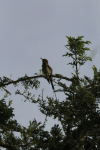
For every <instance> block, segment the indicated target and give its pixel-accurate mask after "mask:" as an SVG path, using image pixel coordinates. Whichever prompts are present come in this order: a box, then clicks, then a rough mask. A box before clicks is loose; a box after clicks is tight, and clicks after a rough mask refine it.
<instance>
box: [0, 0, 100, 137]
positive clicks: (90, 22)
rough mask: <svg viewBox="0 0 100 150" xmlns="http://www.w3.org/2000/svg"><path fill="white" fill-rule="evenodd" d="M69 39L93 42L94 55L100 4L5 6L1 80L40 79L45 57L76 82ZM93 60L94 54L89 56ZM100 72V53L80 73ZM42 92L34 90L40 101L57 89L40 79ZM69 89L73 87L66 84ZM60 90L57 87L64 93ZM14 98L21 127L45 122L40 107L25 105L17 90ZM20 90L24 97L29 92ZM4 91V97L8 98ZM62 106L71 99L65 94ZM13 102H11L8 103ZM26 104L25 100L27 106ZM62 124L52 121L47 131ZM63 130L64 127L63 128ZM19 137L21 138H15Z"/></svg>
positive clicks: (24, 2) (30, 1)
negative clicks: (96, 70)
mask: <svg viewBox="0 0 100 150" xmlns="http://www.w3.org/2000/svg"><path fill="white" fill-rule="evenodd" d="M66 36H72V37H75V38H77V37H78V36H84V38H83V40H84V41H86V40H87V41H91V42H92V44H90V45H86V46H87V47H89V48H90V49H91V50H93V49H94V48H95V47H96V46H97V47H98V46H99V44H100V0H96V1H95V0H89V1H87V0H81V1H80V0H70V1H69V0H66V1H65V0H63V1H61V0H57V1H54V0H50V1H47V0H43V1H41V0H38V1H35V0H21V1H20V0H16V1H13V0H9V1H7V0H6V1H4V0H1V1H0V54H1V55H0V68H1V69H0V70H1V75H0V76H1V77H3V76H7V77H10V74H12V77H11V79H13V80H17V79H18V77H22V76H24V75H25V73H26V74H27V75H28V76H34V73H39V70H40V69H41V65H42V61H41V59H40V57H42V58H46V59H48V61H49V64H50V66H51V67H52V68H53V74H55V73H58V74H62V75H64V76H66V77H69V78H71V77H72V75H71V72H73V73H74V71H73V68H72V66H71V65H67V63H69V62H71V61H72V59H71V58H69V57H62V55H64V54H65V53H66V52H68V50H67V49H66V48H65V46H64V45H66V44H67V38H66ZM87 54H88V56H89V55H90V54H91V52H87ZM93 65H95V66H96V67H97V68H98V70H99V68H100V57H99V52H98V53H97V55H96V56H95V57H94V59H93V61H92V62H87V63H85V65H84V66H82V67H81V68H80V70H79V72H80V75H79V76H80V77H84V75H87V76H89V77H91V78H92V77H93V70H92V66H93ZM39 81H40V82H41V85H40V88H39V89H38V90H35V89H32V90H31V91H32V94H35V98H36V99H37V97H38V95H39V94H42V89H43V88H44V98H46V96H51V97H52V96H53V97H54V98H55V96H54V94H53V91H52V88H51V86H50V85H49V84H48V82H47V81H46V80H45V79H42V78H40V79H39ZM66 84H67V85H68V86H69V85H70V83H69V82H66ZM58 88H59V87H55V89H58ZM8 89H9V91H10V92H11V93H12V95H11V96H9V98H10V99H13V104H12V107H13V108H14V114H15V117H14V118H13V119H16V120H17V121H18V123H20V124H21V125H22V126H25V127H27V126H28V125H29V121H30V120H31V121H32V120H33V119H34V118H36V120H37V121H38V122H39V121H41V122H42V123H43V122H44V118H45V116H44V115H43V114H41V112H40V111H39V107H38V105H37V104H34V103H30V102H28V101H26V102H24V97H22V96H18V95H15V91H16V89H18V88H15V87H14V86H13V85H9V87H8ZM19 89H21V91H22V92H23V88H22V87H21V86H20V87H19ZM3 94H4V93H3V92H2V94H1V95H0V98H2V96H3ZM56 95H57V98H58V99H59V101H63V100H64V99H65V95H64V94H63V93H57V94H56ZM9 98H8V99H7V100H6V102H7V104H8V101H9ZM21 99H23V101H21ZM55 123H58V121H57V120H53V117H52V118H48V122H47V125H46V128H45V129H44V130H48V131H50V129H51V127H52V126H53V125H54V124H55ZM60 127H61V124H60ZM15 135H18V134H15Z"/></svg>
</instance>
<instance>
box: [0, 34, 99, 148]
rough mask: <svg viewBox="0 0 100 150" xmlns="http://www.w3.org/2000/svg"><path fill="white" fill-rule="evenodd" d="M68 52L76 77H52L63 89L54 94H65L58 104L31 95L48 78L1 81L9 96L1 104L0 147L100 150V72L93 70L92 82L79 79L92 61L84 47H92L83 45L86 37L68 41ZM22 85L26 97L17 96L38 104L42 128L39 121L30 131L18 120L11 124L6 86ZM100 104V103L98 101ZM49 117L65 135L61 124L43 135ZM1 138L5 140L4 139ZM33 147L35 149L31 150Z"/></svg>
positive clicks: (31, 125) (4, 79) (50, 98)
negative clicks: (89, 61)
mask: <svg viewBox="0 0 100 150" xmlns="http://www.w3.org/2000/svg"><path fill="white" fill-rule="evenodd" d="M66 37H67V38H68V45H66V46H65V47H66V48H67V47H68V46H69V48H68V50H69V51H70V53H68V52H66V54H65V55H63V56H66V57H67V56H68V57H71V58H72V59H73V62H71V63H69V64H71V65H72V66H73V68H74V67H76V70H75V74H73V73H72V75H73V76H72V77H71V78H68V77H64V76H63V75H61V74H55V75H51V77H53V78H55V79H57V78H58V80H55V81H53V82H55V84H57V85H58V86H60V87H61V88H62V89H58V90H55V91H54V92H55V93H56V92H64V93H65V96H66V97H65V100H63V101H62V102H59V99H57V98H56V99H55V100H54V98H52V97H47V101H46V100H44V99H43V96H42V97H40V96H38V99H37V100H35V98H34V95H33V96H31V95H32V93H30V92H29V91H28V89H29V88H35V89H37V88H38V87H39V84H40V82H39V81H38V78H41V77H44V78H45V79H46V77H45V75H40V74H35V75H36V76H33V77H28V76H27V75H25V76H24V77H22V78H19V79H18V80H16V81H13V80H11V79H9V78H7V77H3V78H0V87H1V89H2V90H4V91H5V92H6V94H5V95H4V97H3V98H2V99H1V100H0V129H1V130H0V146H2V147H6V148H8V149H10V150H12V149H13V150H19V148H20V147H21V148H22V149H23V150H24V149H26V148H28V149H29V150H33V149H34V150H37V149H39V148H41V149H42V150H58V149H59V150H66V149H67V150H82V149H85V150H92V149H93V150H98V149H99V148H100V143H99V141H100V137H99V135H100V113H99V111H96V109H97V108H98V105H97V104H96V102H97V98H99V97H100V92H99V91H100V73H99V72H97V68H96V67H95V66H93V71H94V78H93V79H90V78H89V77H87V76H84V78H79V72H78V71H79V69H78V64H79V65H80V66H81V65H83V64H84V63H85V62H86V61H87V60H91V58H90V57H87V56H86V55H85V51H86V50H90V49H89V48H87V47H84V46H85V44H89V43H91V42H90V41H86V42H84V41H82V38H83V36H81V37H78V38H76V39H75V38H74V37H68V36H66ZM62 79H63V80H64V81H70V82H71V84H70V86H69V87H68V86H67V85H66V83H65V82H64V83H62V82H61V80H62ZM19 82H20V83H21V84H22V86H24V88H25V90H24V92H23V93H21V92H20V90H17V91H16V94H20V95H23V96H24V98H25V101H26V100H29V101H30V102H32V103H38V104H39V108H40V111H41V112H42V113H43V114H45V116H46V118H45V121H44V123H43V125H41V123H40V122H39V123H37V121H36V119H34V120H33V121H30V124H29V127H28V128H25V127H24V126H21V125H20V124H18V123H17V120H11V119H10V118H11V117H13V116H14V114H13V108H11V107H10V105H11V101H10V102H9V105H8V106H7V105H6V104H5V98H7V96H8V94H11V93H10V92H9V91H7V88H6V87H7V86H8V85H10V84H14V85H15V86H18V84H19ZM98 102H99V101H98ZM47 116H49V117H50V116H54V119H56V118H58V120H59V121H60V122H61V124H62V128H63V131H64V133H65V135H63V134H62V129H61V128H60V127H59V125H58V124H55V125H54V126H53V127H52V128H51V131H50V133H49V132H48V131H44V128H45V124H46V121H47ZM13 131H16V132H20V133H21V138H15V137H14V134H13ZM2 135H3V136H4V137H2ZM32 146H34V147H32Z"/></svg>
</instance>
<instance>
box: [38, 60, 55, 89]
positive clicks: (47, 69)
mask: <svg viewBox="0 0 100 150" xmlns="http://www.w3.org/2000/svg"><path fill="white" fill-rule="evenodd" d="M41 59H42V72H43V74H44V75H46V79H47V81H48V82H49V84H50V83H51V85H52V89H53V90H54V85H53V82H52V77H50V75H52V72H53V70H52V68H51V67H50V66H49V63H48V60H47V59H43V58H41Z"/></svg>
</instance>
